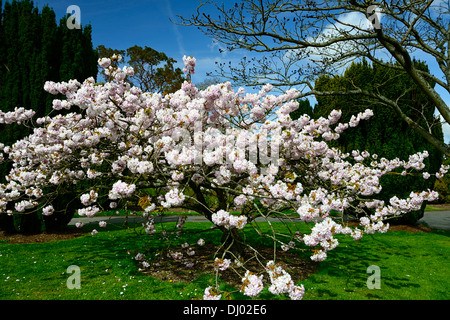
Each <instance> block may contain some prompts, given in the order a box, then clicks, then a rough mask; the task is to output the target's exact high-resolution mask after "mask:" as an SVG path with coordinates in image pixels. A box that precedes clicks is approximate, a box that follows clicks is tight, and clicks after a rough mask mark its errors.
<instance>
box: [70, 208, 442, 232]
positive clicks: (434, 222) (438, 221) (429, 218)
mask: <svg viewBox="0 0 450 320" xmlns="http://www.w3.org/2000/svg"><path fill="white" fill-rule="evenodd" d="M127 220H128V224H129V225H135V224H141V223H142V222H143V221H144V220H145V219H144V218H142V217H138V216H128V219H127ZM276 220H278V219H277V218H273V221H276ZM99 221H106V222H107V223H125V221H126V218H125V217H124V216H118V217H114V216H113V217H93V218H73V219H72V221H70V223H69V225H75V224H76V223H77V222H83V223H98V222H99ZM161 221H164V222H176V221H178V217H177V216H164V217H156V218H155V223H160V222H161ZM187 221H189V222H205V221H208V220H207V219H206V218H205V217H203V216H187ZM419 223H425V224H426V225H427V226H429V227H430V228H434V229H442V230H450V210H446V211H427V212H425V214H424V217H423V218H422V219H420V220H419Z"/></svg>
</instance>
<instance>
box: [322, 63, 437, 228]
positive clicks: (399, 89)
mask: <svg viewBox="0 0 450 320" xmlns="http://www.w3.org/2000/svg"><path fill="white" fill-rule="evenodd" d="M414 63H415V64H416V68H418V69H420V70H424V71H425V70H427V69H428V67H427V65H426V64H425V63H423V62H419V61H415V62H414ZM431 85H432V86H433V85H434V84H433V83H431ZM357 87H359V88H361V89H363V90H368V91H371V92H376V93H380V94H382V95H384V96H385V97H387V98H389V99H392V100H397V99H398V104H399V105H400V107H401V109H402V110H403V111H404V112H405V113H406V114H407V115H408V116H409V117H410V118H412V119H413V120H414V121H417V122H419V123H420V125H422V126H423V127H427V125H426V121H427V122H428V123H429V124H431V123H435V121H434V116H433V114H434V111H435V106H434V105H431V104H430V103H429V102H428V100H427V98H426V97H425V95H423V94H421V92H420V90H419V89H418V88H417V87H416V86H415V84H414V83H413V81H412V80H411V78H410V77H408V76H407V75H406V74H405V73H404V72H402V71H400V70H394V69H391V68H387V67H382V66H379V65H373V66H371V65H369V64H368V63H367V61H362V62H360V63H353V64H352V65H351V66H350V67H349V68H348V69H347V70H346V72H345V73H344V75H342V76H335V77H328V76H323V77H320V78H319V79H318V80H317V81H316V84H315V89H316V90H318V91H331V90H333V91H334V90H343V91H344V90H352V89H355V88H357ZM316 98H317V101H318V104H317V105H316V106H315V108H314V117H315V118H316V119H317V118H319V117H321V116H323V117H326V116H327V115H328V114H329V113H330V112H331V111H332V110H333V109H340V110H342V117H341V122H348V121H349V120H350V117H351V116H352V115H356V114H357V113H358V112H361V111H364V110H365V109H367V108H370V109H372V110H373V112H374V116H373V117H372V118H370V119H369V120H365V121H361V122H360V124H359V125H358V126H357V127H355V128H348V129H347V130H346V131H345V132H344V133H342V134H341V138H340V139H339V140H338V141H336V142H334V146H336V147H339V148H340V149H341V150H342V151H343V152H350V151H352V150H360V151H363V150H367V151H368V152H369V153H371V154H377V155H378V157H379V158H382V157H384V158H387V159H394V158H399V159H400V160H408V156H409V155H411V154H413V153H417V152H421V151H424V150H427V151H428V153H429V157H428V158H427V159H426V160H425V162H424V163H425V164H426V168H425V169H424V170H423V171H427V172H430V173H435V172H436V171H438V170H439V167H440V165H441V163H442V159H443V158H442V154H441V153H440V152H439V151H438V150H436V148H434V147H433V146H432V145H431V144H430V143H428V142H427V141H426V140H425V139H424V138H423V137H422V136H421V135H420V134H418V133H417V132H415V131H414V130H413V129H411V128H410V127H409V126H408V125H407V124H406V123H405V122H404V121H402V120H401V118H400V117H399V116H398V115H397V114H396V113H395V112H394V111H393V110H392V109H391V108H389V107H387V106H384V105H381V104H380V103H379V102H376V101H373V100H368V99H367V98H365V97H363V96H361V95H334V96H317V97H316ZM432 130H433V134H434V135H435V136H437V137H440V139H441V140H443V133H442V127H441V126H440V124H436V123H435V125H434V126H433V128H432ZM397 173H400V171H397ZM380 181H381V185H382V187H383V190H382V192H381V193H380V195H379V196H380V198H381V199H383V200H385V202H386V203H389V202H388V200H389V199H390V198H391V197H392V196H394V195H397V196H398V197H407V196H408V195H409V194H410V192H411V191H422V190H427V189H428V188H430V189H433V185H434V181H435V179H434V178H433V177H432V178H430V179H428V180H424V179H422V177H421V174H419V173H417V175H416V176H412V175H408V176H406V177H402V176H400V175H398V174H397V175H386V176H384V177H382V178H381V180H380ZM422 216H423V210H422V211H421V212H416V213H411V214H409V215H408V216H407V217H406V219H403V220H402V221H398V222H402V223H413V222H415V221H417V219H420V218H421V217H422Z"/></svg>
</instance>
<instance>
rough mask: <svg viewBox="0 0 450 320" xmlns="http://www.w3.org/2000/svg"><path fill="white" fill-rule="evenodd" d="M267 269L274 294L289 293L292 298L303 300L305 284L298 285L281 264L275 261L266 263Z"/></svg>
mask: <svg viewBox="0 0 450 320" xmlns="http://www.w3.org/2000/svg"><path fill="white" fill-rule="evenodd" d="M266 270H267V272H268V273H269V277H270V282H271V285H270V287H269V291H270V292H271V293H273V294H276V295H278V294H285V293H287V294H289V297H290V298H291V300H301V299H302V298H303V295H304V293H305V288H304V286H303V285H300V286H297V285H295V284H294V281H293V280H292V278H291V275H290V274H289V273H287V272H286V271H285V270H284V269H283V268H282V267H281V266H279V265H276V264H275V263H274V262H273V261H269V262H268V263H267V265H266Z"/></svg>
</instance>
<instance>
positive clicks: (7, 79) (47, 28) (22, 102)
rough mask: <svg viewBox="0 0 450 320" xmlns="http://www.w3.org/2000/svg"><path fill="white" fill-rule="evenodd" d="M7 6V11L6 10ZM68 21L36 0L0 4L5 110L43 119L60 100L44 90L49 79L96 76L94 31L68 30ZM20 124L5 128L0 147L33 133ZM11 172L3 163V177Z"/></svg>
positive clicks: (1, 104)
mask: <svg viewBox="0 0 450 320" xmlns="http://www.w3.org/2000/svg"><path fill="white" fill-rule="evenodd" d="M2 8H3V9H2ZM66 21H67V17H63V18H62V19H60V21H59V24H58V23H57V21H56V15H55V12H54V11H53V9H51V8H50V7H48V6H44V7H43V8H42V10H41V12H39V9H38V8H37V7H35V6H34V4H33V2H32V1H29V0H24V1H15V0H14V1H12V2H6V3H5V4H4V6H2V1H1V0H0V43H1V45H0V110H1V111H3V112H8V111H12V110H14V108H15V107H23V108H25V109H33V110H34V111H36V116H37V117H41V116H44V115H46V114H48V113H49V112H50V111H51V110H52V100H53V99H54V98H55V97H53V96H52V95H50V94H49V93H47V92H45V91H44V83H45V81H55V82H59V81H68V80H70V79H78V80H79V81H83V80H84V79H86V78H88V77H91V76H92V77H94V78H96V76H97V59H98V55H97V52H96V50H95V49H94V48H93V46H92V38H91V33H92V27H91V26H90V25H87V26H82V27H81V29H68V28H67V25H66ZM29 130H30V129H28V128H26V127H24V126H19V125H4V124H0V132H1V135H0V143H3V144H5V145H11V144H12V143H13V142H15V141H17V140H18V139H20V138H23V137H25V136H26V135H27V134H29V132H30V131H29ZM8 171H9V166H8V164H7V163H2V164H0V179H4V177H5V175H6V174H7V173H8Z"/></svg>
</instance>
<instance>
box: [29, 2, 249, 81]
mask: <svg viewBox="0 0 450 320" xmlns="http://www.w3.org/2000/svg"><path fill="white" fill-rule="evenodd" d="M34 3H35V5H37V7H38V8H39V9H42V7H43V6H44V5H45V4H48V5H49V6H50V7H51V8H53V10H54V11H55V13H56V16H57V19H58V20H59V18H61V17H62V16H64V15H65V14H66V11H67V8H68V7H69V6H70V5H77V6H78V7H79V8H80V11H81V24H82V25H86V24H91V25H92V29H93V34H92V41H93V45H94V47H97V46H98V45H100V44H102V45H104V46H106V47H109V48H114V49H127V48H129V47H132V46H134V45H139V46H141V47H144V46H148V47H151V48H153V49H155V50H158V51H162V52H164V53H166V54H167V55H168V56H169V57H171V58H174V59H175V60H177V61H178V65H177V66H180V67H181V66H182V65H183V64H182V58H183V55H188V56H189V55H190V56H194V57H195V58H196V59H197V68H196V74H195V75H194V78H193V80H194V81H196V82H200V81H202V80H204V79H205V78H206V73H207V72H209V71H212V70H211V69H212V68H214V62H215V61H217V60H221V59H224V58H230V56H231V53H229V52H228V53H220V52H219V48H218V45H217V44H216V45H215V44H214V42H213V40H212V39H211V38H209V37H207V36H205V35H204V34H203V33H202V32H201V31H200V30H198V29H197V28H196V27H186V26H179V25H176V24H174V23H172V22H171V21H170V19H172V20H174V21H178V19H177V15H181V16H185V17H188V16H191V15H192V14H193V13H195V12H196V8H197V6H198V5H199V3H200V2H199V1H186V0H185V1H177V0H128V1H123V0H122V1H117V0H89V1H87V0H82V1H76V0H58V1H49V0H34ZM242 54H243V53H240V54H239V53H237V54H234V53H233V55H237V56H240V55H242Z"/></svg>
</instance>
